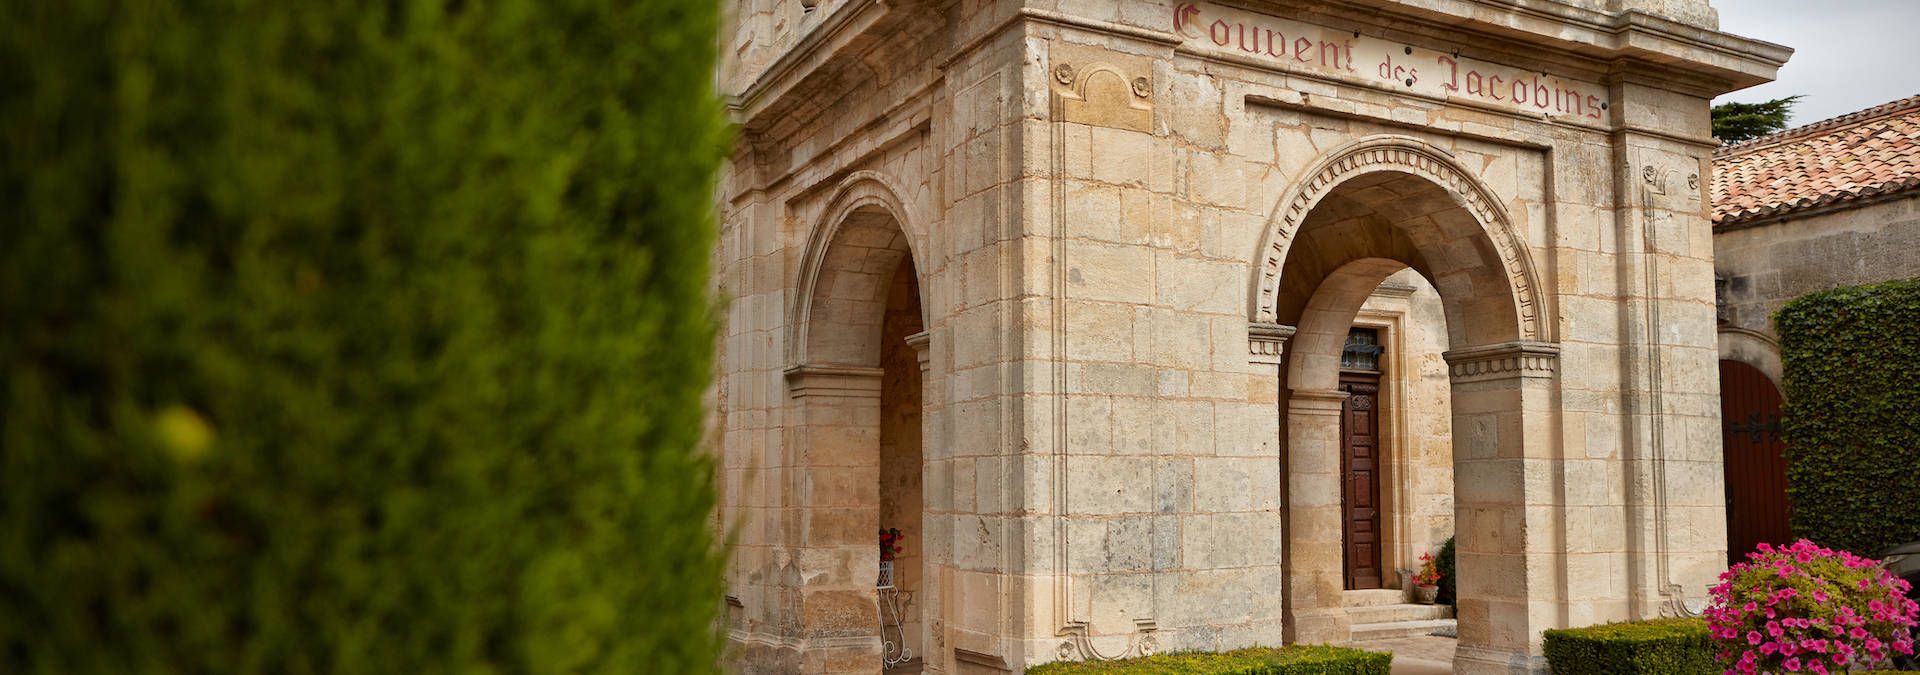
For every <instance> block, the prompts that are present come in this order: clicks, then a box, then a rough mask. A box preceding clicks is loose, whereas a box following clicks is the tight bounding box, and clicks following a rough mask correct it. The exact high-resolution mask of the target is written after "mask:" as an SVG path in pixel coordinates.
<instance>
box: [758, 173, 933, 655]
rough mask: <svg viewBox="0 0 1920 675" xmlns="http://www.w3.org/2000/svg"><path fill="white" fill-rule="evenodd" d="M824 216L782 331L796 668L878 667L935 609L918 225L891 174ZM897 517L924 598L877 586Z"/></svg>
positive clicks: (903, 584)
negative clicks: (884, 543)
mask: <svg viewBox="0 0 1920 675" xmlns="http://www.w3.org/2000/svg"><path fill="white" fill-rule="evenodd" d="M826 213H827V218H826V220H824V221H822V225H821V227H820V228H819V229H817V230H816V231H814V233H813V236H812V238H811V239H810V240H809V245H808V247H807V250H806V253H805V258H804V259H803V261H802V268H801V276H800V278H799V279H798V280H797V282H796V284H795V288H796V289H798V293H797V298H796V304H795V305H794V310H793V312H792V317H793V319H792V321H791V322H790V323H789V326H790V332H789V333H788V342H787V344H788V345H789V352H788V353H789V357H790V360H791V362H792V365H791V366H789V367H788V368H787V370H786V380H787V389H788V392H789V396H790V397H791V402H790V407H789V410H790V413H789V414H790V417H789V419H790V420H791V423H790V424H788V425H787V430H786V432H787V434H788V441H787V443H786V447H787V448H790V455H789V463H788V467H787V468H788V469H789V470H788V472H787V478H786V480H785V483H786V486H787V488H788V489H789V490H790V494H791V495H793V497H792V499H793V507H794V509H795V511H796V514H795V515H796V516H797V518H796V522H795V531H794V532H792V533H791V535H790V536H792V537H793V539H794V541H795V546H794V551H795V558H796V560H797V563H798V565H799V570H798V572H799V574H798V577H799V580H798V582H797V583H798V586H799V587H798V588H797V589H796V590H797V591H798V592H797V597H796V598H795V600H796V601H797V603H798V606H797V607H795V608H794V609H795V615H796V617H797V624H798V625H797V626H794V627H793V629H794V630H795V631H797V633H798V635H797V638H798V641H799V643H800V650H801V659H800V660H801V663H800V670H801V672H808V673H814V672H820V673H839V672H873V671H875V670H876V669H878V668H879V667H880V664H881V663H882V662H883V658H885V657H900V656H905V655H906V654H905V652H904V651H903V649H902V648H903V647H904V648H909V649H912V650H913V652H915V655H918V653H919V652H921V651H922V646H923V645H924V644H925V643H926V635H927V633H928V628H927V626H928V624H929V622H928V621H925V620H923V619H922V617H921V612H920V609H919V608H920V607H937V602H934V601H933V599H932V598H931V597H930V596H932V594H933V593H934V592H935V591H936V589H935V588H934V587H933V586H934V585H933V584H930V583H927V580H928V578H929V575H928V574H927V570H928V567H927V566H926V565H927V563H928V562H929V560H928V558H927V556H925V555H922V554H920V552H921V551H924V550H926V549H925V548H924V546H923V545H922V544H921V541H920V540H921V539H922V536H921V535H922V534H924V532H925V531H926V530H925V528H923V527H922V517H923V515H924V514H925V512H926V508H925V505H926V502H925V499H924V488H923V478H922V477H923V475H924V468H925V461H924V453H923V445H922V438H923V436H922V424H921V411H922V409H923V407H924V401H925V400H926V398H925V392H926V387H927V386H928V383H927V378H926V377H925V371H926V367H927V365H928V359H927V350H926V347H927V343H928V340H927V334H926V332H925V328H926V320H925V304H924V302H923V301H922V293H921V290H920V289H921V283H920V277H919V275H918V271H917V266H916V265H915V258H914V255H913V247H912V246H911V244H910V242H909V236H908V234H907V233H908V232H909V231H910V229H909V228H908V227H906V226H905V224H904V223H903V221H902V219H901V214H902V213H903V211H902V210H901V209H900V207H899V201H898V200H897V198H895V196H894V193H893V192H892V191H891V190H890V189H888V188H887V186H886V185H885V184H884V183H883V182H880V181H874V180H858V179H856V180H854V181H851V182H849V183H848V184H847V185H846V186H845V187H843V189H842V190H841V191H840V193H839V194H838V196H837V198H836V199H835V200H834V201H833V202H832V206H831V207H830V208H828V209H827V211H826ZM888 527H893V528H898V529H900V530H902V531H903V532H904V533H905V534H906V535H907V542H906V543H905V545H903V548H904V549H909V550H912V551H914V553H913V554H905V553H903V554H902V556H901V558H900V559H899V560H897V561H896V563H895V568H896V570H895V574H894V577H893V585H894V586H896V587H898V588H899V589H901V590H910V591H912V594H911V595H909V596H908V597H912V595H919V596H920V599H919V602H918V603H917V606H916V605H915V604H912V603H883V602H882V600H883V599H885V598H886V596H885V595H884V594H882V593H881V592H879V591H877V590H876V579H877V578H878V577H879V576H880V574H879V573H880V562H879V561H880V556H879V555H878V543H877V538H876V534H875V533H876V531H878V530H880V529H883V528H888ZM883 606H884V607H885V609H883ZM903 611H904V612H910V614H905V615H902V614H901V612H903ZM896 620H897V621H896ZM883 621H884V622H886V623H887V624H888V625H887V626H886V627H885V628H884V629H883V628H882V623H883Z"/></svg>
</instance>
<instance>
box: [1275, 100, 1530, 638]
mask: <svg viewBox="0 0 1920 675" xmlns="http://www.w3.org/2000/svg"><path fill="white" fill-rule="evenodd" d="M1280 209H1281V211H1280V213H1279V214H1277V215H1276V222H1275V224H1274V231H1273V235H1272V238H1271V240H1270V241H1269V243H1268V245H1267V248H1266V249H1265V250H1264V253H1266V257H1265V259H1264V260H1263V261H1262V263H1263V267H1262V268H1261V273H1260V274H1259V275H1257V277H1256V280H1255V283H1256V292H1255V300H1256V303H1257V304H1256V306H1255V308H1254V310H1255V317H1256V321H1257V322H1259V323H1264V324H1278V325H1279V326H1281V327H1292V328H1293V331H1292V338H1291V340H1289V342H1288V344H1287V345H1286V347H1285V349H1284V352H1285V353H1284V361H1283V365H1282V369H1281V375H1282V384H1281V386H1282V399H1283V403H1282V407H1283V412H1282V415H1283V420H1284V430H1283V432H1282V438H1283V439H1285V449H1284V451H1283V452H1284V454H1283V458H1284V464H1285V467H1286V482H1285V489H1286V491H1287V497H1286V504H1287V507H1288V515H1287V520H1286V524H1287V532H1286V536H1285V540H1286V561H1285V564H1286V567H1287V580H1288V583H1287V587H1286V589H1285V593H1284V596H1285V597H1284V606H1285V610H1284V611H1285V618H1286V625H1287V632H1288V639H1289V640H1290V641H1292V642H1339V641H1344V640H1346V639H1347V638H1348V636H1349V635H1351V625H1350V623H1349V619H1348V618H1347V615H1346V610H1345V608H1344V606H1343V604H1342V601H1341V599H1342V594H1343V592H1344V591H1346V590H1347V589H1348V588H1351V587H1352V584H1351V583H1350V580H1351V578H1352V575H1351V574H1350V570H1349V558H1351V557H1352V551H1351V550H1349V543H1350V542H1349V541H1348V531H1349V530H1351V529H1352V528H1350V527H1348V526H1347V523H1346V522H1345V521H1346V520H1347V518H1348V516H1349V515H1350V512H1349V509H1348V508H1347V506H1348V504H1347V502H1348V501H1349V499H1350V498H1351V497H1350V493H1351V490H1350V489H1349V488H1351V487H1352V484H1353V483H1354V481H1355V480H1356V477H1355V476H1354V475H1353V473H1352V463H1351V462H1344V461H1342V456H1341V450H1340V449H1341V446H1342V440H1341V432H1342V414H1341V411H1342V404H1343V402H1344V401H1345V399H1346V398H1347V397H1348V395H1349V393H1348V392H1346V391H1342V390H1341V387H1340V384H1341V382H1340V356H1341V352H1342V350H1343V347H1344V346H1345V343H1346V340H1347V336H1348V332H1349V329H1350V328H1351V326H1352V325H1353V321H1354V317H1355V315H1356V314H1357V313H1358V312H1359V310H1360V306H1361V305H1362V303H1364V302H1365V301H1366V299H1367V297H1368V295H1369V294H1371V293H1372V292H1373V290H1374V289H1375V288H1376V287H1377V286H1379V284H1380V283H1381V282H1382V281H1383V280H1385V279H1386V278H1387V277H1388V276H1390V275H1392V274H1394V273H1396V272H1398V271H1400V270H1402V269H1406V268H1412V269H1413V270H1415V271H1416V272H1417V273H1418V274H1420V276H1422V277H1424V278H1426V279H1427V280H1428V281H1429V282H1431V283H1432V285H1433V287H1434V288H1435V289H1436V290H1437V291H1438V292H1439V295H1440V297H1441V301H1442V305H1443V307H1444V309H1445V316H1446V332H1447V336H1448V344H1449V347H1450V349H1449V351H1448V352H1447V353H1446V354H1445V358H1446V360H1447V362H1448V364H1449V375H1450V389H1451V405H1452V411H1453V412H1452V434H1453V439H1454V449H1453V462H1454V485H1455V488H1454V495H1455V523H1456V527H1457V532H1458V535H1457V536H1458V539H1457V542H1458V543H1457V547H1458V553H1457V555H1458V569H1459V574H1460V578H1459V580H1458V584H1457V588H1458V595H1459V598H1458V602H1459V605H1458V608H1459V621H1460V624H1459V630H1460V647H1459V650H1458V653H1457V656H1456V659H1457V662H1458V663H1460V664H1461V665H1462V666H1479V667H1480V668H1476V669H1482V670H1484V669H1495V670H1505V669H1510V668H1514V667H1522V668H1531V667H1535V666H1537V665H1538V660H1539V657H1538V648H1537V646H1535V640H1537V639H1538V634H1539V631H1540V629H1542V628H1545V627H1550V626H1551V625H1552V624H1553V623H1554V622H1555V621H1556V620H1557V619H1556V618H1554V617H1553V616H1552V615H1550V614H1544V613H1542V611H1541V610H1542V609H1543V608H1551V607H1553V606H1554V604H1555V603H1556V602H1557V601H1558V598H1559V595H1560V594H1561V589H1560V588H1559V587H1558V586H1557V585H1556V584H1554V583H1552V579H1553V577H1552V575H1551V574H1548V573H1547V572H1548V571H1549V570H1551V569H1553V568H1554V567H1555V566H1556V565H1557V564H1558V563H1559V561H1558V559H1556V558H1555V556H1554V552H1553V549H1552V548H1551V543H1550V542H1546V541H1542V540H1541V535H1539V534H1536V533H1539V532H1544V531H1546V530H1547V529H1549V528H1547V527H1544V526H1543V525H1545V524H1546V523H1541V522H1539V521H1540V520H1541V519H1543V518H1548V519H1550V518H1552V517H1553V514H1554V513H1555V508H1554V506H1555V504H1556V503H1557V500H1556V495H1554V494H1553V493H1552V492H1551V488H1550V487H1549V485H1550V481H1549V480H1547V477H1548V476H1550V475H1551V473H1552V471H1553V469H1554V467H1553V466H1552V462H1551V460H1552V459H1553V452H1554V445H1553V444H1552V442H1551V441H1550V438H1551V436H1552V434H1551V433H1550V432H1549V431H1548V430H1549V429H1550V428H1551V420H1550V416H1551V414H1552V410H1553V400H1552V396H1553V379H1554V377H1555V371H1556V368H1557V364H1558V349H1557V347H1556V346H1555V345H1553V344H1552V343H1551V342H1549V341H1548V340H1546V339H1545V336H1544V335H1543V330H1542V326H1541V323H1540V322H1539V321H1538V313H1537V307H1538V303H1537V297H1538V296H1537V294H1536V290H1535V289H1536V288H1537V283H1536V281H1535V279H1534V277H1533V272H1532V268H1531V265H1530V264H1529V263H1528V261H1527V254H1526V253H1525V248H1524V246H1523V245H1521V244H1520V243H1519V241H1518V239H1517V237H1515V236H1514V235H1513V234H1512V233H1511V232H1510V231H1509V230H1508V229H1507V227H1508V223H1507V220H1506V218H1505V216H1504V214H1503V213H1502V212H1501V211H1500V209H1499V208H1498V207H1497V206H1496V205H1495V202H1494V201H1493V200H1492V199H1491V197H1490V195H1489V194H1488V193H1487V192H1486V191H1485V190H1484V188H1482V187H1481V186H1479V185H1478V183H1477V182H1476V181H1474V180H1473V179H1472V178H1471V177H1469V176H1468V175H1466V174H1465V173H1463V172H1461V171H1459V170H1458V169H1457V168H1455V167H1454V165H1453V163H1452V161H1451V159H1450V158H1448V157H1447V156H1446V155H1445V153H1443V152H1440V151H1438V150H1437V149H1434V148H1431V147H1429V146H1426V145H1424V144H1422V143H1420V142H1418V141H1415V140H1413V139H1406V138H1398V137H1385V138H1374V139H1368V140H1364V141H1361V142H1359V143H1356V144H1353V145H1351V146H1348V147H1347V148H1346V149H1344V150H1342V151H1339V152H1336V153H1334V155H1333V156H1331V157H1330V158H1329V159H1327V160H1325V161H1324V162H1322V163H1321V164H1320V166H1319V167H1318V169H1317V170H1316V171H1315V172H1312V173H1309V174H1308V178H1306V179H1305V180H1304V181H1302V183H1301V188H1300V189H1299V190H1298V192H1296V193H1295V194H1294V195H1292V198H1291V199H1289V200H1286V201H1283V202H1282V204H1281V206H1280ZM1282 330H1284V328H1283V329H1282Z"/></svg>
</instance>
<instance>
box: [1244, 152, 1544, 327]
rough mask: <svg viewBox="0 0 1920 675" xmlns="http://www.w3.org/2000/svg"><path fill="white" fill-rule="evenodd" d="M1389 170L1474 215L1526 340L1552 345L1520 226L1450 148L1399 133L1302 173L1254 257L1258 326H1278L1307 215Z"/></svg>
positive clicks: (1252, 310)
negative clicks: (1285, 271) (1349, 185)
mask: <svg viewBox="0 0 1920 675" xmlns="http://www.w3.org/2000/svg"><path fill="white" fill-rule="evenodd" d="M1387 171H1391V172H1398V173H1405V174H1411V175H1415V176H1420V177H1422V178H1426V179H1428V180H1430V181H1432V182H1433V183H1434V184H1435V185H1438V186H1440V187H1441V188H1442V189H1444V190H1446V192H1447V194H1448V195H1449V196H1451V197H1452V198H1453V200H1454V201H1455V202H1456V203H1458V204H1460V206H1462V207H1464V208H1466V209H1467V210H1468V211H1469V212H1471V213H1472V214H1473V216H1474V218H1475V219H1476V220H1477V221H1479V224H1480V229H1481V231H1482V232H1483V233H1484V234H1485V235H1486V237H1487V240H1488V241H1489V242H1491V243H1492V245H1493V248H1494V250H1495V251H1496V252H1497V253H1498V255H1499V258H1500V265H1501V267H1502V269H1501V272H1502V275H1503V276H1504V277H1505V278H1506V279H1507V282H1508V286H1509V287H1510V289H1511V290H1512V291H1513V292H1512V298H1511V299H1512V301H1513V303H1514V316H1515V317H1517V319H1518V321H1519V324H1520V325H1519V326H1517V327H1516V329H1517V330H1516V334H1517V335H1518V336H1519V339H1520V340H1523V341H1540V342H1550V341H1552V338H1551V336H1550V335H1548V328H1549V326H1550V323H1549V322H1547V321H1545V320H1544V319H1545V317H1546V315H1547V312H1546V311H1545V305H1544V302H1543V299H1542V296H1541V291H1540V283H1539V275H1538V273H1537V272H1536V271H1535V269H1534V265H1533V261H1532V256H1531V255H1530V254H1529V253H1528V249H1527V243H1526V240H1525V239H1523V238H1521V237H1520V236H1519V234H1518V233H1516V232H1514V229H1513V220H1512V218H1510V217H1509V216H1508V214H1507V211H1506V209H1505V208H1504V207H1502V206H1501V204H1500V201H1499V199H1498V198H1496V197H1495V196H1494V193H1493V191H1492V190H1490V189H1488V188H1487V186H1486V185H1485V184H1483V183H1481V182H1480V180H1479V179H1477V178H1474V177H1473V176H1472V175H1470V174H1468V173H1467V172H1465V171H1463V170H1461V169H1460V166H1459V162H1458V161H1457V160H1455V159H1454V158H1453V156H1452V155H1450V154H1448V153H1447V152H1446V151H1445V150H1442V149H1440V148H1437V147H1434V146H1433V145H1431V144H1428V143H1426V142H1425V141H1421V140H1420V139H1417V138H1413V137H1411V136H1399V135H1378V136H1369V137H1366V138H1361V139H1359V140H1356V141H1354V142H1352V143H1348V144H1347V145H1345V146H1342V147H1340V148H1339V149H1337V150H1335V151H1333V152H1332V153H1329V154H1328V155H1327V156H1326V157H1325V158H1324V159H1321V160H1320V161H1319V162H1318V163H1316V164H1314V165H1313V166H1312V167H1311V168H1310V169H1308V170H1307V171H1306V172H1304V173H1302V174H1301V175H1302V176H1303V178H1302V179H1300V180H1299V181H1298V182H1296V183H1295V184H1294V186H1293V187H1292V188H1291V189H1290V190H1288V192H1287V194H1286V196H1285V197H1284V198H1283V199H1281V200H1280V202H1279V203H1278V204H1277V205H1275V207H1274V211H1273V214H1272V215H1271V216H1269V217H1268V219H1267V232H1266V236H1265V238H1264V239H1263V240H1262V241H1261V245H1260V250H1259V252H1258V253H1257V254H1256V255H1255V257H1254V269H1253V280H1252V286H1253V288H1252V293H1250V294H1249V295H1250V299H1251V304H1252V306H1251V307H1249V308H1248V320H1249V321H1250V322H1251V323H1253V324H1268V325H1270V324H1274V323H1276V316H1275V315H1276V312H1277V308H1278V306H1279V292H1280V271H1281V269H1282V268H1283V267H1284V266H1285V265H1286V262H1287V253H1288V252H1289V251H1290V250H1291V249H1292V246H1293V240H1294V235H1295V234H1297V233H1299V231H1300V226H1301V224H1302V223H1304V222H1305V220H1306V218H1307V214H1309V213H1312V212H1313V208H1314V207H1315V206H1317V205H1319V203H1320V201H1321V200H1322V199H1325V198H1326V196H1327V195H1328V194H1330V193H1332V192H1333V190H1334V188H1336V187H1339V186H1340V185H1341V184H1342V183H1345V182H1346V181H1348V180H1351V179H1353V178H1356V177H1359V176H1364V175H1367V174H1371V173H1379V172H1387Z"/></svg>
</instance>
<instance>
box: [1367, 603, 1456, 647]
mask: <svg viewBox="0 0 1920 675" xmlns="http://www.w3.org/2000/svg"><path fill="white" fill-rule="evenodd" d="M1347 617H1348V618H1349V619H1351V620H1352V621H1353V624H1354V625H1355V626H1358V625H1360V624H1369V623H1400V622H1403V621H1433V620H1436V619H1451V618H1453V607H1451V606H1448V605H1411V604H1399V605H1368V606H1365V607H1348V608H1347ZM1354 639H1356V640H1357V639H1359V638H1354Z"/></svg>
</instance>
